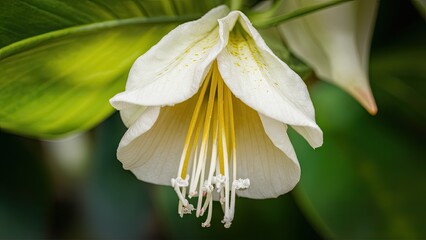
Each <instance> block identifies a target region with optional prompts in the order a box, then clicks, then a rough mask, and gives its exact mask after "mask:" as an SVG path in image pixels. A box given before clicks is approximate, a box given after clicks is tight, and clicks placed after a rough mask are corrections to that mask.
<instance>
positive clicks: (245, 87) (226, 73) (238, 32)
mask: <svg viewBox="0 0 426 240" xmlns="http://www.w3.org/2000/svg"><path fill="white" fill-rule="evenodd" d="M237 20H238V23H239V26H241V27H242V29H241V28H239V26H238V25H237V26H235V27H234V25H236V24H237V23H236V22H237ZM219 28H220V34H221V39H222V40H223V41H227V40H228V37H229V44H228V45H227V47H226V48H225V49H224V50H223V51H222V52H221V53H220V54H219V56H218V66H219V71H220V73H221V75H222V77H223V80H224V82H225V83H226V85H227V86H228V87H229V89H230V90H231V91H232V93H233V94H234V95H235V96H236V97H238V98H239V99H241V101H243V102H244V103H245V104H247V105H248V106H250V107H251V108H253V109H255V110H256V111H258V112H260V113H262V114H264V115H266V116H268V117H270V118H273V119H275V120H278V121H280V122H283V123H286V124H289V125H292V126H295V127H296V128H295V129H296V130H298V132H299V133H300V134H301V135H302V136H303V137H305V139H306V140H307V141H308V142H309V143H310V144H311V146H313V147H318V146H321V144H322V131H321V129H320V128H319V127H318V125H317V124H316V123H315V112H314V108H313V106H312V102H311V100H310V97H309V93H308V91H307V88H306V85H305V83H304V82H303V81H302V79H301V78H300V77H299V76H298V75H297V74H296V73H295V72H294V71H293V70H291V69H290V68H289V67H288V66H287V65H286V64H285V63H284V62H282V61H281V60H280V59H279V58H278V57H276V56H275V55H274V54H273V53H272V51H271V50H270V49H269V47H268V46H267V45H266V43H265V42H264V41H263V39H262V38H261V36H260V35H259V33H258V32H257V31H256V29H254V28H253V26H252V25H251V23H250V21H249V20H248V19H247V17H246V16H244V15H243V14H242V13H240V12H231V13H230V14H229V15H228V16H227V17H225V18H223V19H220V20H219ZM232 28H234V30H232V32H230V31H231V29H232ZM229 32H230V33H229ZM301 129H303V130H301Z"/></svg>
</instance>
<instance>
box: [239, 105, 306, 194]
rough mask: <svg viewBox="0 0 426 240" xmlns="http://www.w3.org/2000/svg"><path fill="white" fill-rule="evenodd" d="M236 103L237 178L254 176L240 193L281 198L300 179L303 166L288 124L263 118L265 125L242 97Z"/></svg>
mask: <svg viewBox="0 0 426 240" xmlns="http://www.w3.org/2000/svg"><path fill="white" fill-rule="evenodd" d="M234 105H235V132H236V141H237V142H236V145H237V178H240V177H241V178H243V179H244V178H248V179H250V187H249V188H248V189H246V190H243V191H238V192H237V194H238V195H239V196H242V197H248V198H256V199H263V198H271V197H278V196H279V195H282V194H284V193H286V192H288V191H290V190H291V189H293V187H294V186H295V185H296V183H297V182H298V181H299V179H300V166H299V163H298V162H297V158H296V155H295V154H294V150H293V147H292V145H291V143H290V141H289V139H288V136H287V133H286V129H287V127H286V125H285V124H282V123H280V122H278V121H276V120H273V119H270V118H267V117H262V120H263V127H262V121H261V119H260V117H259V114H258V113H257V112H256V111H254V110H253V109H251V108H250V107H248V106H246V105H245V104H244V103H242V102H241V101H240V100H238V99H235V101H234ZM265 131H266V133H265ZM274 131H276V132H274ZM267 134H268V135H269V137H268V135H267ZM271 140H272V141H271ZM274 144H276V145H275V146H274ZM277 146H278V147H279V148H280V149H278V148H277ZM287 154H288V155H287Z"/></svg>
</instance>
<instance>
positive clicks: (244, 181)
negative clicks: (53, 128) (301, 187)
mask: <svg viewBox="0 0 426 240" xmlns="http://www.w3.org/2000/svg"><path fill="white" fill-rule="evenodd" d="M110 102H111V104H112V105H113V106H114V107H115V108H116V109H118V110H120V113H121V116H122V119H123V122H124V123H125V125H126V126H127V127H129V129H128V130H127V132H126V134H125V135H124V137H123V139H122V140H121V142H120V145H119V147H118V150H117V157H118V159H119V160H120V161H121V162H122V163H123V166H124V168H125V169H129V170H131V171H132V172H133V173H134V174H135V175H136V176H137V177H138V178H139V179H140V180H142V181H146V182H151V183H155V184H164V185H172V187H173V188H174V189H175V191H176V193H177V195H178V197H179V200H180V201H179V209H178V212H179V214H181V216H182V215H183V214H185V213H191V211H192V210H196V215H197V216H200V215H203V214H204V212H205V211H206V210H207V211H208V216H207V220H206V221H205V222H204V223H203V224H202V225H203V226H209V225H210V219H211V214H212V207H213V204H212V202H213V200H220V202H221V203H222V207H223V210H224V219H223V223H224V224H225V227H229V226H230V225H231V221H232V219H233V217H234V206H235V195H236V194H237V195H239V196H244V197H249V198H257V199H261V198H270V197H277V196H279V195H281V194H284V193H286V192H288V191H290V190H291V189H292V188H293V187H294V186H295V184H296V183H297V182H298V181H299V177H300V167H299V163H298V161H297V158H296V154H295V153H294V149H293V147H292V145H291V143H290V140H289V138H288V136H287V133H286V131H287V125H291V126H292V127H293V128H294V129H295V130H296V131H297V132H298V133H300V134H301V135H302V136H303V137H305V138H306V139H307V141H308V142H309V143H310V144H311V145H312V146H313V147H318V146H320V145H321V144H322V132H321V130H320V129H319V127H318V126H317V124H316V123H315V120H314V118H315V117H314V109H313V106H312V103H311V101H310V98H309V94H308V91H307V89H306V86H305V84H304V83H303V81H302V80H301V79H300V78H299V76H298V75H297V74H295V73H294V72H293V71H292V70H291V69H290V68H289V67H288V66H287V65H286V64H285V63H283V62H282V61H281V60H279V59H278V58H277V57H276V56H275V55H274V54H273V53H272V52H271V50H270V49H269V48H268V47H267V46H266V44H265V42H264V41H263V40H262V38H261V37H260V35H259V33H258V32H257V31H256V30H255V29H254V28H253V26H252V25H251V23H250V21H249V20H248V19H247V17H246V16H245V15H244V14H243V13H241V12H239V11H232V12H229V9H228V8H227V7H225V6H220V7H217V8H215V9H213V10H211V11H210V12H208V13H207V14H206V15H205V16H203V17H202V18H201V19H199V20H196V21H193V22H188V23H185V24H182V25H180V26H179V27H177V28H176V29H174V30H173V31H171V32H170V33H169V34H167V35H166V36H165V37H164V38H163V39H162V40H161V41H160V42H159V43H158V44H157V45H155V46H154V47H152V48H151V49H150V50H149V51H148V52H146V53H145V54H144V55H142V56H141V57H139V58H138V59H137V60H136V62H135V63H134V65H133V67H132V69H131V71H130V74H129V78H128V81H127V85H126V91H125V92H122V93H119V94H117V95H116V96H115V97H113V98H112V99H111V100H110ZM249 179H250V180H249ZM193 196H197V197H198V203H197V207H196V208H194V207H193V205H191V204H190V203H189V201H188V199H187V198H191V197H193ZM203 199H204V202H203Z"/></svg>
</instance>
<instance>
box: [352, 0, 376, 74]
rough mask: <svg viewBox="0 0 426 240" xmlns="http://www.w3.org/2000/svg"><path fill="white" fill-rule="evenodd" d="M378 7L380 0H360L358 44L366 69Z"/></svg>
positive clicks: (362, 62) (362, 63) (366, 68)
mask: <svg viewBox="0 0 426 240" xmlns="http://www.w3.org/2000/svg"><path fill="white" fill-rule="evenodd" d="M378 7H379V1H378V0H369V1H358V9H357V18H356V19H357V23H356V25H357V31H356V32H357V45H358V50H359V52H360V58H361V65H362V66H363V68H364V69H365V70H368V62H369V57H370V54H369V53H370V44H371V38H372V35H373V30H374V22H375V19H376V15H377V9H378Z"/></svg>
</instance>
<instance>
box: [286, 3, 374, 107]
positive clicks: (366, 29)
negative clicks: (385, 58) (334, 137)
mask: <svg viewBox="0 0 426 240" xmlns="http://www.w3.org/2000/svg"><path fill="white" fill-rule="evenodd" d="M327 1H328V0H305V1H299V0H286V1H284V4H283V8H282V9H283V10H285V11H293V10H295V9H299V8H301V7H306V6H310V5H314V4H316V3H322V2H327ZM377 5H378V1H377V0H360V1H352V2H348V3H343V4H339V5H337V6H333V7H330V8H327V9H325V10H320V11H318V12H315V13H312V14H309V15H306V16H302V17H298V18H296V19H294V20H291V21H288V22H286V23H284V24H282V25H280V29H281V31H282V33H283V36H284V38H285V39H286V41H287V43H288V45H289V47H290V49H291V50H292V51H293V52H294V53H295V54H296V55H297V56H298V57H300V58H301V59H302V60H304V61H305V62H306V63H308V64H309V65H310V66H311V67H312V68H313V69H314V71H315V72H316V73H317V75H318V76H319V77H320V78H322V79H323V80H327V81H331V82H333V83H335V84H336V85H338V86H340V87H341V88H343V89H345V90H346V91H347V92H349V93H350V94H351V95H352V96H353V97H355V99H357V100H358V101H359V102H360V103H361V104H362V105H363V106H364V108H366V109H367V110H368V111H369V112H370V113H371V114H375V113H376V112H377V106H376V103H375V101H374V97H373V94H372V93H371V89H370V85H369V81H368V58H369V50H370V41H371V35H372V31H373V27H374V20H375V16H376V9H377Z"/></svg>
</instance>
